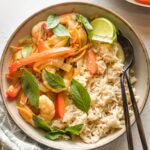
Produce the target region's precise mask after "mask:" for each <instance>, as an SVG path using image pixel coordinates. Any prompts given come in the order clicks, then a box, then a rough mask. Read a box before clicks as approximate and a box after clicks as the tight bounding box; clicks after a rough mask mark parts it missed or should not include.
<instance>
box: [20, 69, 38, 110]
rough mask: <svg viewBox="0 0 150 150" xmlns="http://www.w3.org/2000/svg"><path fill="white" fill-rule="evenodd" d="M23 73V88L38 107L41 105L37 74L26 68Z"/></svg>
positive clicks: (31, 101) (30, 100)
mask: <svg viewBox="0 0 150 150" xmlns="http://www.w3.org/2000/svg"><path fill="white" fill-rule="evenodd" d="M22 70H23V74H22V76H21V84H22V89H23V91H24V92H25V94H26V96H27V97H28V99H29V102H30V104H31V105H33V106H35V107H38V106H39V95H40V91H39V87H38V83H37V80H36V78H35V76H33V75H32V74H31V73H30V72H28V71H27V70H26V69H22Z"/></svg>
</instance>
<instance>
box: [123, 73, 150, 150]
mask: <svg viewBox="0 0 150 150" xmlns="http://www.w3.org/2000/svg"><path fill="white" fill-rule="evenodd" d="M125 76H126V79H127V84H128V88H129V93H130V98H131V102H132V107H133V110H134V115H135V119H136V123H137V127H138V131H139V135H140V139H141V143H142V147H143V150H148V146H147V142H146V138H145V134H144V129H143V125H142V121H141V117H140V113H139V110H138V107H137V103H136V100H135V96H134V93H133V90H132V86H131V82H130V78H129V74H128V73H126V72H125Z"/></svg>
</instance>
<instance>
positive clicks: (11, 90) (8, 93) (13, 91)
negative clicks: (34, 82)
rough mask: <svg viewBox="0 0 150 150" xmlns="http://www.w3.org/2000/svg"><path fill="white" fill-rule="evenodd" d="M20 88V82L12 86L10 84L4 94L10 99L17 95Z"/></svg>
mask: <svg viewBox="0 0 150 150" xmlns="http://www.w3.org/2000/svg"><path fill="white" fill-rule="evenodd" d="M20 90H21V84H20V83H17V84H16V86H15V87H14V86H13V85H10V86H9V87H8V89H7V91H6V96H7V97H8V98H10V99H14V98H15V97H17V96H18V94H19V92H20Z"/></svg>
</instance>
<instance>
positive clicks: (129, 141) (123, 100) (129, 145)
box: [120, 73, 134, 150]
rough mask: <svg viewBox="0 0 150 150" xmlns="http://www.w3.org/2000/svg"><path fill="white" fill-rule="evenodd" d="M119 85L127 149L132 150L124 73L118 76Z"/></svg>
mask: <svg viewBox="0 0 150 150" xmlns="http://www.w3.org/2000/svg"><path fill="white" fill-rule="evenodd" d="M120 85H121V94H122V102H123V109H124V117H125V125H126V132H127V141H128V148H129V150H134V147H133V139H132V132H131V127H130V116H129V110H128V104H127V98H126V92H125V86H124V73H123V74H121V75H120Z"/></svg>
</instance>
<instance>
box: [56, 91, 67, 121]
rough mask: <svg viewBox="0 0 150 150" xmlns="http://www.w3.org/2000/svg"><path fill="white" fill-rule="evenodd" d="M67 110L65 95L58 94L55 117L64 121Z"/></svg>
mask: <svg viewBox="0 0 150 150" xmlns="http://www.w3.org/2000/svg"><path fill="white" fill-rule="evenodd" d="M64 109H65V100H64V95H63V93H62V92H61V93H58V94H57V96H56V100H55V117H56V118H59V119H61V120H62V119H63V117H64Z"/></svg>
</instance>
